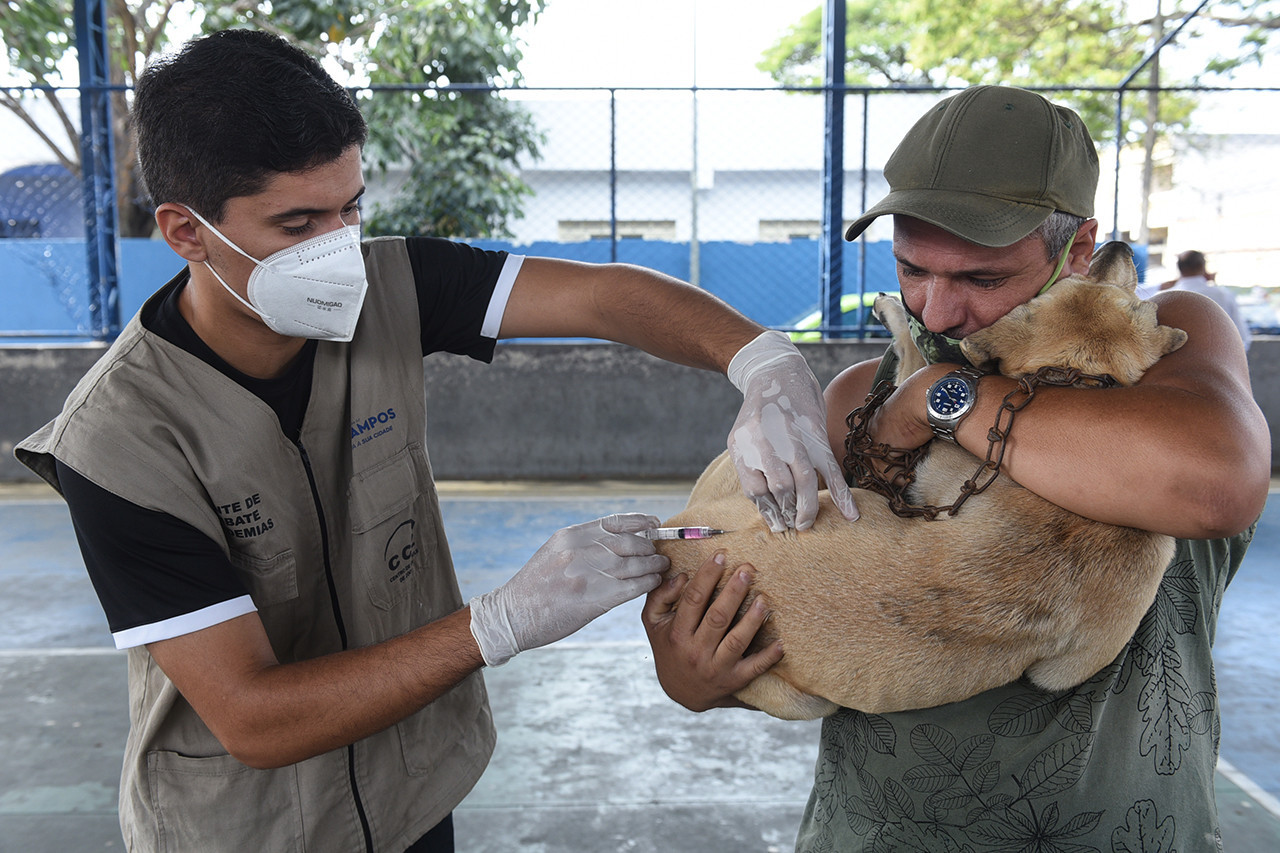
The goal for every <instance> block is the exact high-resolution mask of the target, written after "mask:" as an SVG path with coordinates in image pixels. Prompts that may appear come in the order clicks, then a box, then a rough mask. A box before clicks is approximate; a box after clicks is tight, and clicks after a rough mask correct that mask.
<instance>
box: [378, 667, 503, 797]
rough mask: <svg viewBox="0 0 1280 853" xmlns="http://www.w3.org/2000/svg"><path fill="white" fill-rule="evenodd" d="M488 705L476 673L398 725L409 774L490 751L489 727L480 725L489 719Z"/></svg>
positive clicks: (422, 772) (418, 774)
mask: <svg viewBox="0 0 1280 853" xmlns="http://www.w3.org/2000/svg"><path fill="white" fill-rule="evenodd" d="M487 703H488V694H487V693H486V692H485V689H484V677H483V676H482V675H481V674H480V673H479V672H474V673H472V674H471V675H469V676H467V678H465V679H464V680H463V681H461V682H459V683H458V685H457V686H455V687H454V688H453V689H452V690H450V691H449V692H448V693H446V694H444V695H443V696H441V697H440V698H438V699H436V701H434V702H432V703H431V704H430V705H428V706H426V707H425V708H423V709H422V710H421V711H419V712H417V713H416V714H412V715H410V716H408V717H405V718H404V719H403V720H401V721H400V722H399V723H396V730H397V732H398V734H399V735H400V750H401V753H402V755H403V756H404V765H405V770H407V771H408V773H409V775H410V776H426V775H428V774H430V773H431V772H433V771H434V770H435V769H436V767H437V766H438V765H439V764H440V762H441V761H443V760H444V759H445V758H448V757H451V756H453V757H456V756H458V755H459V754H460V753H461V754H466V753H468V752H480V751H482V750H488V749H491V744H492V741H491V740H489V738H491V737H492V735H491V730H490V727H489V726H490V724H488V723H487V722H486V723H485V724H484V725H481V724H479V721H478V720H477V716H478V715H480V714H482V713H483V714H484V715H485V717H486V720H487V717H488V714H487V712H486V710H485V709H486V708H487ZM486 757H487V756H486ZM455 760H456V758H455Z"/></svg>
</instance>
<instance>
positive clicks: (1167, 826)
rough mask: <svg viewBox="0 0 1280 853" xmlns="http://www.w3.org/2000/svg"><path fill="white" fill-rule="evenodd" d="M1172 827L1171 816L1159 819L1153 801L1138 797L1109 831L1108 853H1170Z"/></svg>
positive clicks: (1171, 852)
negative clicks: (1121, 820)
mask: <svg viewBox="0 0 1280 853" xmlns="http://www.w3.org/2000/svg"><path fill="white" fill-rule="evenodd" d="M1176 827H1177V823H1176V822H1175V821H1174V819H1173V816H1172V815H1170V816H1169V817H1166V818H1165V819H1164V820H1160V816H1159V815H1158V814H1157V813H1156V804H1155V803H1153V802H1151V801H1150V800H1140V801H1139V802H1136V803H1134V804H1133V807H1132V808H1130V809H1129V811H1128V813H1127V814H1125V816H1124V826H1117V827H1116V828H1115V831H1114V832H1112V833H1111V853H1174V846H1173V842H1174V837H1175V835H1176Z"/></svg>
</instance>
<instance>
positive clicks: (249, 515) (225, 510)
mask: <svg viewBox="0 0 1280 853" xmlns="http://www.w3.org/2000/svg"><path fill="white" fill-rule="evenodd" d="M216 509H217V510H218V516H219V517H220V518H221V519H222V528H223V530H224V531H225V532H226V534H227V535H228V536H233V537H235V538H236V539H252V538H254V537H255V536H261V535H262V534H264V533H266V532H267V531H268V530H272V529H274V528H275V526H276V522H275V519H273V518H272V517H271V516H270V515H268V514H267V512H266V510H265V509H263V507H262V494H261V493H259V492H255V493H253V494H252V495H246V496H245V497H243V498H241V499H240V500H238V501H231V502H230V503H225V504H218V506H217V507H216Z"/></svg>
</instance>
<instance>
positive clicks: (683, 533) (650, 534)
mask: <svg viewBox="0 0 1280 853" xmlns="http://www.w3.org/2000/svg"><path fill="white" fill-rule="evenodd" d="M724 532H725V531H723V530H717V529H716V528H714V527H655V528H653V529H651V530H646V531H644V532H643V533H641V534H640V535H641V536H645V537H647V538H649V539H706V538H707V537H708V536H717V535H719V534H721V533H724Z"/></svg>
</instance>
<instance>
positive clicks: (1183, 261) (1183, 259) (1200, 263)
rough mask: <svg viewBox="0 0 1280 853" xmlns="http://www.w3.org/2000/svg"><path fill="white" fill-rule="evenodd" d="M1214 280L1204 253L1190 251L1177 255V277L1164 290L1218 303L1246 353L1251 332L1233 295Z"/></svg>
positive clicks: (1251, 335)
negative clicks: (1229, 320) (1234, 329)
mask: <svg viewBox="0 0 1280 853" xmlns="http://www.w3.org/2000/svg"><path fill="white" fill-rule="evenodd" d="M1216 279H1217V277H1216V276H1215V275H1214V274H1213V273H1211V272H1209V269H1208V266H1207V265H1206V263H1205V258H1204V252H1197V251H1195V250H1194V249H1192V250H1189V251H1186V252H1183V253H1182V254H1180V255H1178V277H1177V278H1176V279H1174V280H1173V281H1171V282H1169V283H1168V286H1167V287H1166V288H1165V289H1168V290H1187V291H1190V292H1191V293H1199V294H1201V295H1203V296H1207V297H1209V298H1210V299H1212V300H1213V301H1214V302H1216V303H1218V307H1219V308H1221V309H1222V310H1223V311H1226V312H1227V316H1228V317H1230V318H1231V322H1232V323H1235V325H1236V329H1237V330H1238V331H1239V332H1240V339H1241V340H1242V341H1244V348H1245V350H1246V351H1247V350H1248V349H1249V345H1250V344H1251V343H1253V332H1252V331H1251V330H1250V329H1249V324H1248V323H1246V322H1245V320H1244V316H1243V315H1242V314H1241V313H1240V305H1239V303H1238V302H1237V301H1236V295H1235V293H1233V292H1232V291H1231V289H1230V288H1228V287H1221V286H1220V285H1219V284H1218V282H1217V280H1216Z"/></svg>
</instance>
